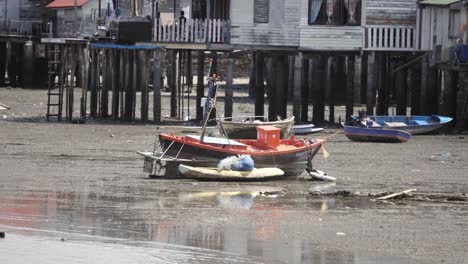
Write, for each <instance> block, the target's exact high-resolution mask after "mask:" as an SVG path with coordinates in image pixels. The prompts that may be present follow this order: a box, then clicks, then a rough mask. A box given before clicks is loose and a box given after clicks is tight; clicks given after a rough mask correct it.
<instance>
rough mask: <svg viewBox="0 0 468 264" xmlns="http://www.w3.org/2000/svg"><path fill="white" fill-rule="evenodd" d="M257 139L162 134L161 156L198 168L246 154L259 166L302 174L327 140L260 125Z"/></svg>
mask: <svg viewBox="0 0 468 264" xmlns="http://www.w3.org/2000/svg"><path fill="white" fill-rule="evenodd" d="M257 131H258V138H257V139H235V140H234V139H226V138H213V137H203V139H202V140H200V136H195V135H187V136H177V135H175V134H173V133H172V134H170V135H168V134H160V135H159V142H160V144H161V149H162V154H161V155H160V157H161V158H163V159H165V160H171V161H174V162H177V161H180V163H183V164H186V165H189V166H194V167H216V166H217V164H218V163H219V161H220V160H221V159H223V158H226V157H229V156H233V155H238V154H245V155H250V156H251V157H252V159H253V160H254V163H255V167H256V168H268V167H277V168H280V169H282V170H283V171H284V172H285V175H286V176H294V175H299V174H301V173H302V172H303V171H304V170H305V169H306V168H307V164H308V162H309V161H311V160H312V158H313V157H314V156H315V155H316V154H317V152H318V151H319V149H320V148H321V147H322V145H323V143H324V140H322V139H319V140H312V139H296V138H295V136H294V135H291V136H290V138H289V139H280V130H279V129H277V128H275V127H271V126H259V127H258V128H257Z"/></svg>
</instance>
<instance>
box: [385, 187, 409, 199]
mask: <svg viewBox="0 0 468 264" xmlns="http://www.w3.org/2000/svg"><path fill="white" fill-rule="evenodd" d="M414 191H416V189H409V190H406V191H402V192H398V193H393V194H389V195H387V196H383V197H379V198H377V200H388V199H391V198H395V197H398V196H401V195H404V194H408V193H410V192H414Z"/></svg>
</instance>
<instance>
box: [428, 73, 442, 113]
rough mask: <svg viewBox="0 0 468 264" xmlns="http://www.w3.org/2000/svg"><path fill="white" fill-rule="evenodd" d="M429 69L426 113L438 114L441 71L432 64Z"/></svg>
mask: <svg viewBox="0 0 468 264" xmlns="http://www.w3.org/2000/svg"><path fill="white" fill-rule="evenodd" d="M428 70H429V73H428V79H427V101H426V114H427V115H434V114H438V107H437V105H438V104H439V101H440V100H439V97H440V93H439V91H438V88H439V84H440V71H439V70H438V69H437V67H436V66H431V67H429V69H428Z"/></svg>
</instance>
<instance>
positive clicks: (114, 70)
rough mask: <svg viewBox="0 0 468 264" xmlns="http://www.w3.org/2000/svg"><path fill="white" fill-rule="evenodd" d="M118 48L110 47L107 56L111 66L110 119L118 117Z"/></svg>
mask: <svg viewBox="0 0 468 264" xmlns="http://www.w3.org/2000/svg"><path fill="white" fill-rule="evenodd" d="M119 53H120V51H119V50H114V49H112V50H111V51H110V57H109V64H110V67H111V70H110V74H111V76H110V78H111V80H110V81H111V83H110V87H111V88H110V89H111V90H112V106H111V107H112V111H111V112H112V119H114V120H117V119H119V98H120V94H119V90H120V88H119V87H120V82H119V78H120V74H119V69H120V60H119V56H118V55H119Z"/></svg>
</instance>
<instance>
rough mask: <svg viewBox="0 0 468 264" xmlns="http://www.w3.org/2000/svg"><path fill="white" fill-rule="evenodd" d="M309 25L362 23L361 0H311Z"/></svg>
mask: <svg viewBox="0 0 468 264" xmlns="http://www.w3.org/2000/svg"><path fill="white" fill-rule="evenodd" d="M308 20H309V25H350V26H351V25H360V23H361V0H309V19H308Z"/></svg>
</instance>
